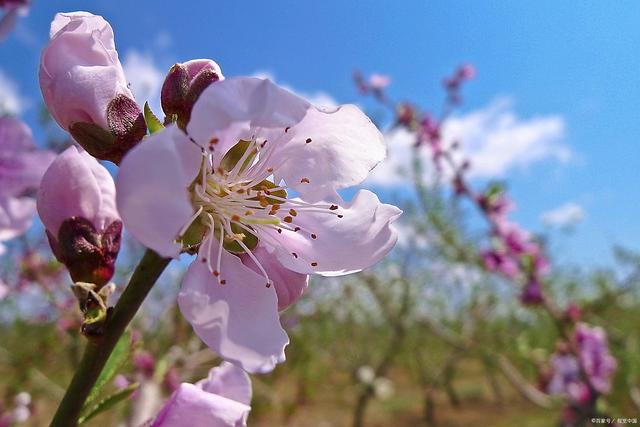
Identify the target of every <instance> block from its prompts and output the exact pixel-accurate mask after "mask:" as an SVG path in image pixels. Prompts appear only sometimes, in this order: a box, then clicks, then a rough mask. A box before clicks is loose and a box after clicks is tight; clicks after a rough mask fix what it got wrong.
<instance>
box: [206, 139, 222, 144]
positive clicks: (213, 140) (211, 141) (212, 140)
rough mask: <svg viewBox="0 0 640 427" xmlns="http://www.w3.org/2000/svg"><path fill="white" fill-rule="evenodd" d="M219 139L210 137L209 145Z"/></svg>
mask: <svg viewBox="0 0 640 427" xmlns="http://www.w3.org/2000/svg"><path fill="white" fill-rule="evenodd" d="M218 142H220V140H219V139H218V138H211V140H210V141H209V145H216V144H217V143H218Z"/></svg>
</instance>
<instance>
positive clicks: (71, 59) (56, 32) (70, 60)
mask: <svg viewBox="0 0 640 427" xmlns="http://www.w3.org/2000/svg"><path fill="white" fill-rule="evenodd" d="M50 36H51V41H50V42H49V44H48V45H47V46H46V47H45V48H44V50H43V51H42V55H41V57H40V72H39V79H40V88H41V90H42V96H43V98H44V101H45V103H46V104H47V107H48V108H49V111H50V112H51V115H52V116H53V117H54V119H55V120H56V121H57V122H58V124H59V125H60V126H61V127H62V128H64V129H69V126H70V125H71V124H72V123H75V122H89V123H96V124H98V125H100V126H101V127H103V128H105V129H106V128H108V125H107V116H106V112H107V106H108V105H109V103H110V102H111V100H113V99H114V98H115V97H116V96H117V95H125V96H127V97H128V98H131V99H133V94H132V93H131V91H130V90H129V88H128V85H127V80H126V78H125V76H124V71H123V70H122V65H121V64H120V60H119V59H118V52H116V50H115V42H114V36H113V29H112V28H111V26H110V25H109V23H108V22H107V21H105V20H104V19H103V18H102V17H101V16H96V15H92V14H90V13H87V12H75V13H59V14H57V15H56V16H55V18H54V20H53V22H52V23H51V31H50Z"/></svg>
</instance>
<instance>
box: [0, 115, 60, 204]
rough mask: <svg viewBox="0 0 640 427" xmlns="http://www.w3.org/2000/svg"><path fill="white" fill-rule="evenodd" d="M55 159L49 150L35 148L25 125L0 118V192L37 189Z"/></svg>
mask: <svg viewBox="0 0 640 427" xmlns="http://www.w3.org/2000/svg"><path fill="white" fill-rule="evenodd" d="M54 158H55V154H54V153H53V152H51V151H47V150H36V145H35V144H34V142H33V137H32V135H31V129H29V127H28V126H27V125H25V124H24V123H22V122H21V121H19V120H16V119H14V118H11V117H0V192H2V193H3V194H4V195H10V196H16V195H20V194H21V193H23V192H24V191H27V190H29V189H35V188H37V187H38V186H39V185H40V179H41V178H42V175H43V174H44V172H45V171H46V170H47V168H48V167H49V165H50V164H51V162H52V161H53V159H54Z"/></svg>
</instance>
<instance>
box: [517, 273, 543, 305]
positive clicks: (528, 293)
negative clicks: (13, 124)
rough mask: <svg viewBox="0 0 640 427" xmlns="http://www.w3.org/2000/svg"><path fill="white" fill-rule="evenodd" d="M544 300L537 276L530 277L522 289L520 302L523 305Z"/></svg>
mask: <svg viewBox="0 0 640 427" xmlns="http://www.w3.org/2000/svg"><path fill="white" fill-rule="evenodd" d="M543 301H544V296H543V294H542V285H541V284H540V281H539V280H538V279H537V278H535V277H534V278H531V279H530V280H529V281H528V282H527V283H526V284H525V285H524V288H523V289H522V293H521V294H520V302H522V303H523V304H524V305H538V304H541V303H542V302H543Z"/></svg>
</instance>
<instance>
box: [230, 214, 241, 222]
mask: <svg viewBox="0 0 640 427" xmlns="http://www.w3.org/2000/svg"><path fill="white" fill-rule="evenodd" d="M231 221H235V222H240V215H232V216H231Z"/></svg>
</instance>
